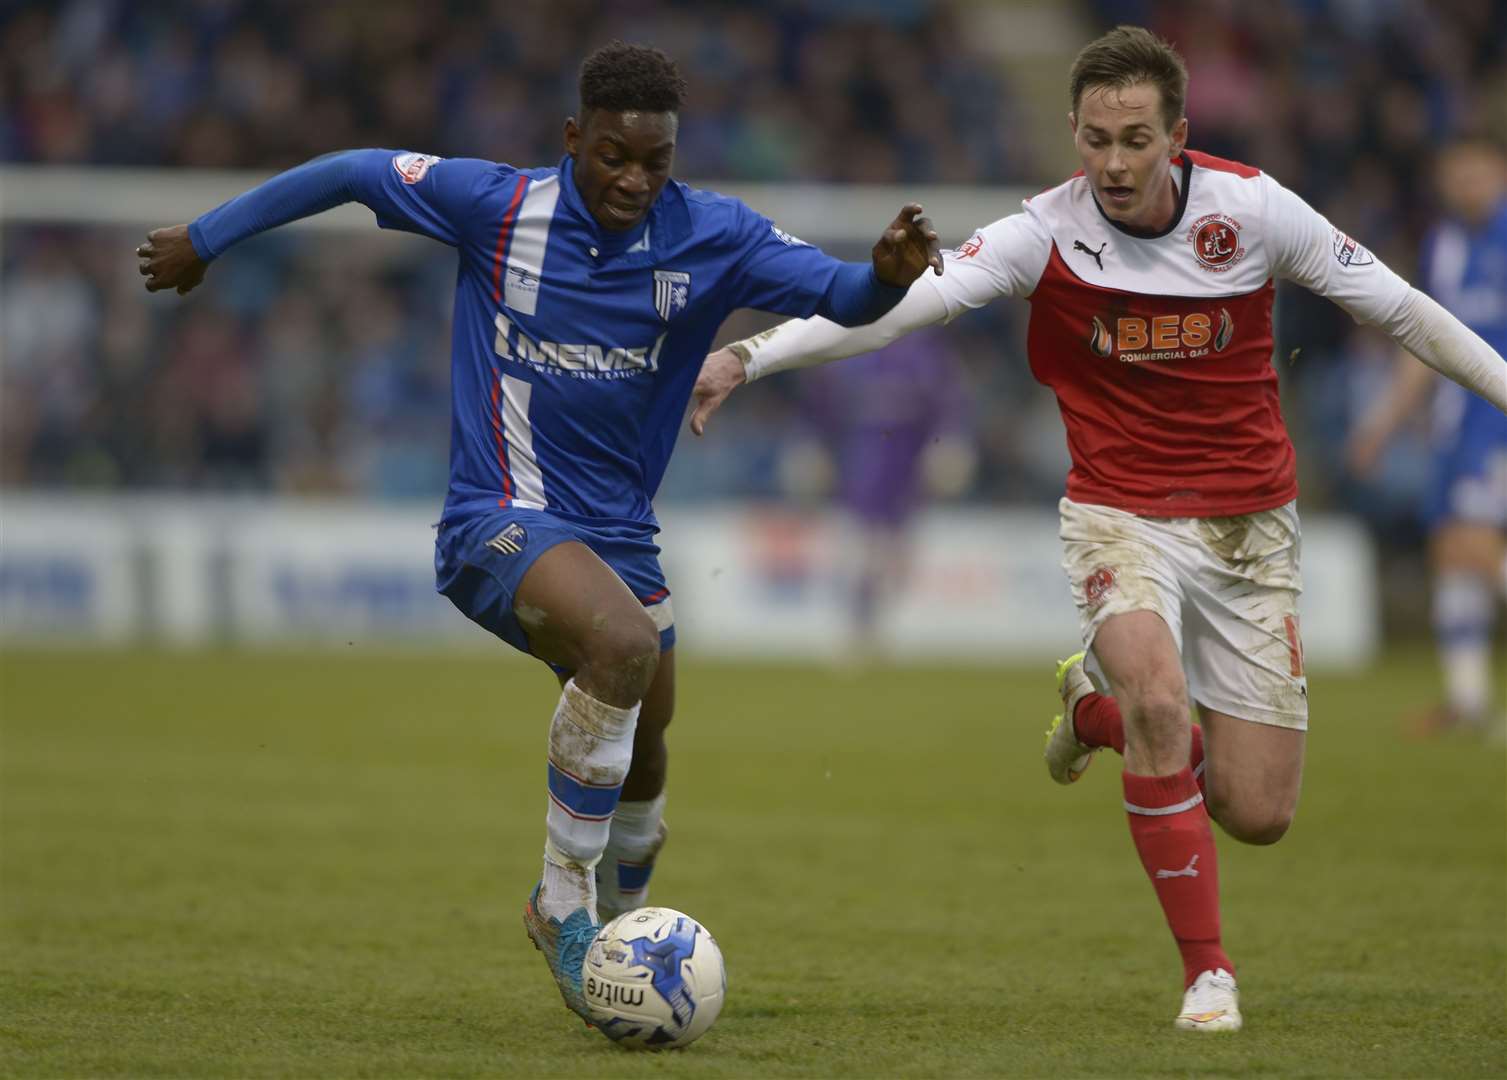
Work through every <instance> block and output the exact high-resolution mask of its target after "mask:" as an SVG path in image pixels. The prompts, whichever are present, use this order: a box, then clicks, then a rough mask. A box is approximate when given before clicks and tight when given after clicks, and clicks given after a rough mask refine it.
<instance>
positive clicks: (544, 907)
mask: <svg viewBox="0 0 1507 1080" xmlns="http://www.w3.org/2000/svg"><path fill="white" fill-rule="evenodd" d="M638 709H639V707H638V706H637V705H634V706H632V707H631V708H627V709H622V708H618V707H616V706H613V705H608V704H607V703H606V702H602V701H598V700H597V699H596V698H594V697H592V696H591V695H590V694H588V693H586V691H584V690H582V689H581V688H580V687H578V686H577V685H576V681H575V680H574V679H571V680H570V681H569V682H567V683H566V684H565V690H564V692H563V693H561V695H560V704H559V705H558V706H557V707H556V708H555V717H554V720H553V721H552V722H551V723H550V727H549V808H548V810H547V811H546V813H545V826H546V832H547V836H546V839H545V842H544V877H543V885H542V887H541V888H540V890H539V910H540V912H541V913H542V914H544V915H545V916H547V917H552V918H556V919H560V920H562V921H563V920H564V919H565V918H566V916H568V915H569V914H570V913H571V912H573V911H575V910H576V909H577V908H581V907H584V908H585V909H586V910H587V912H588V913H589V914H590V915H591V919H592V921H593V922H595V921H596V899H597V898H596V880H595V868H596V864H597V861H598V860H599V859H601V857H602V851H603V849H605V848H606V846H607V837H608V835H609V832H610V830H611V828H612V815H613V811H614V810H615V809H616V808H617V801H618V794H619V792H621V791H622V789H623V778H624V777H626V776H627V775H628V765H629V763H630V762H631V761H632V760H633V729H634V728H635V727H636V726H637V725H638Z"/></svg>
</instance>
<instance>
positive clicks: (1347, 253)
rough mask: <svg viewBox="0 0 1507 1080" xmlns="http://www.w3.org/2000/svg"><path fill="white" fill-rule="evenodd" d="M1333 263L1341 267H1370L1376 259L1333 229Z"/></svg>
mask: <svg viewBox="0 0 1507 1080" xmlns="http://www.w3.org/2000/svg"><path fill="white" fill-rule="evenodd" d="M1334 261H1335V262H1337V263H1339V264H1340V265H1341V266H1370V265H1371V264H1372V263H1374V262H1375V261H1376V259H1375V258H1373V257H1372V255H1371V253H1370V252H1369V251H1367V250H1366V249H1365V248H1363V247H1361V245H1359V244H1357V243H1356V242H1355V241H1354V240H1352V239H1350V237H1348V236H1346V235H1345V234H1344V233H1342V232H1340V231H1339V230H1338V229H1335V230H1334Z"/></svg>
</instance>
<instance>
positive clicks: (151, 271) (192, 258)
mask: <svg viewBox="0 0 1507 1080" xmlns="http://www.w3.org/2000/svg"><path fill="white" fill-rule="evenodd" d="M136 256H137V258H138V259H139V260H140V262H138V263H137V269H138V270H140V271H141V276H142V277H144V278H146V279H147V281H146V285H147V292H161V291H162V290H163V289H177V290H178V293H179V295H182V294H183V293H186V292H188V291H189V290H190V289H192V288H194V287H196V286H197V285H198V284H199V282H201V281H203V280H204V271H205V270H207V269H209V264H208V263H207V262H205V261H204V260H203V259H201V258H199V253H198V252H197V251H195V250H194V245H193V242H192V241H191V240H189V238H188V226H187V225H169V226H167V227H166V228H162V229H153V230H152V231H151V232H149V233H147V242H146V243H144V244H142V245H141V246H140V247H138V248H137V249H136Z"/></svg>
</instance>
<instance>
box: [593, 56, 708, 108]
mask: <svg viewBox="0 0 1507 1080" xmlns="http://www.w3.org/2000/svg"><path fill="white" fill-rule="evenodd" d="M685 90H686V87H685V80H684V79H682V78H681V77H680V72H679V70H678V69H677V68H676V67H675V61H673V60H671V59H670V58H669V57H668V56H666V55H665V54H664V53H662V52H660V51H659V50H658V49H655V48H651V47H649V46H647V45H628V44H626V43H624V42H621V41H614V42H611V43H610V44H607V45H603V46H602V47H601V48H600V49H598V50H596V52H594V53H592V54H591V55H590V56H588V57H587V58H586V60H585V62H584V63H583V64H582V65H581V114H582V115H583V116H584V115H585V114H586V113H589V112H591V111H592V110H593V109H606V110H607V111H609V112H670V113H678V112H679V111H680V107H681V106H682V105H684V104H685Z"/></svg>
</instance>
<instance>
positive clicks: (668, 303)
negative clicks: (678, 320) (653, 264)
mask: <svg viewBox="0 0 1507 1080" xmlns="http://www.w3.org/2000/svg"><path fill="white" fill-rule="evenodd" d="M690 299H691V275H690V274H687V273H683V272H681V271H679V270H656V271H654V310H655V311H658V312H659V317H660V318H661V319H663V320H664V321H665V322H669V321H670V319H671V318H672V317H673V316H675V315H676V314H678V313H679V312H681V311H684V310H685V306H686V304H687V303H688V302H689V301H690Z"/></svg>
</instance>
